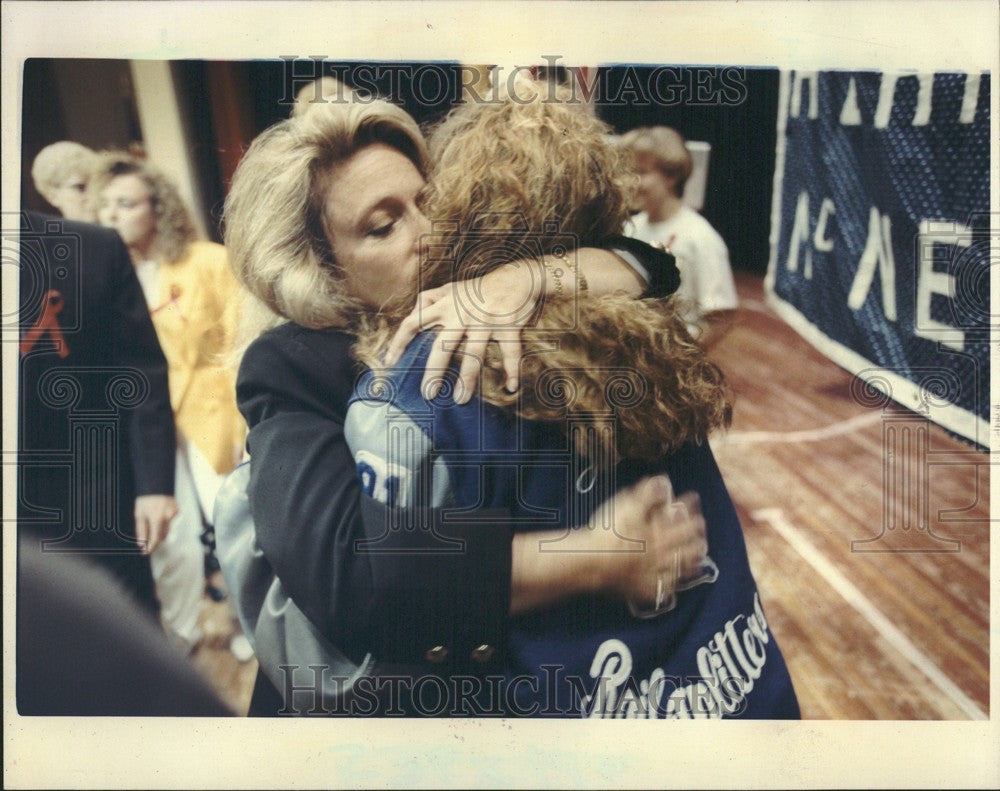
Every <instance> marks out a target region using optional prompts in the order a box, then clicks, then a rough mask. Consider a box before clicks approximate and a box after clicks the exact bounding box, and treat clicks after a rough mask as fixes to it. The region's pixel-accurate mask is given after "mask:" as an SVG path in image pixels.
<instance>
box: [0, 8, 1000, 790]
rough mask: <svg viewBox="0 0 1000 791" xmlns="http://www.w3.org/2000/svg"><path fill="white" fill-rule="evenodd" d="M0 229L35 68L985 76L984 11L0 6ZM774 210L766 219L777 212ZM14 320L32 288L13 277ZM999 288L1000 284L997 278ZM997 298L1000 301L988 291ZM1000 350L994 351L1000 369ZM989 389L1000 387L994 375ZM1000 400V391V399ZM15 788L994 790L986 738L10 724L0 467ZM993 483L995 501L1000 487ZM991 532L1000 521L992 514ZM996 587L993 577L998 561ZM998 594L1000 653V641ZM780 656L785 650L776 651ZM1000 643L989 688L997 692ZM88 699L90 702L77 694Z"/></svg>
mask: <svg viewBox="0 0 1000 791" xmlns="http://www.w3.org/2000/svg"><path fill="white" fill-rule="evenodd" d="M0 13H2V53H3V54H2V58H3V62H2V71H0V80H2V101H3V105H2V107H3V110H2V135H3V137H2V146H3V148H2V152H3V167H2V179H3V192H2V210H3V211H4V212H17V211H18V210H19V205H18V200H19V198H18V196H19V193H20V179H21V177H22V174H21V173H20V172H19V171H20V160H19V151H20V140H19V135H20V122H21V117H20V106H21V95H20V94H21V73H22V65H23V61H24V59H25V58H28V57H65V58H122V59H157V60H169V59H177V58H212V59H220V60H224V59H250V58H277V57H279V56H282V55H286V56H287V55H297V56H300V57H309V56H319V55H325V56H327V57H329V58H330V59H331V60H337V61H344V60H362V61H365V60H400V61H422V60H449V61H462V62H466V63H498V64H507V65H508V66H513V65H531V64H536V63H541V62H542V58H543V56H545V55H560V56H562V59H561V61H560V62H561V63H565V64H568V65H576V64H579V65H599V64H604V63H612V62H615V63H629V62H631V63H669V64H712V65H715V64H720V65H735V66H772V67H779V68H799V69H822V68H834V67H841V68H863V69H908V68H916V69H920V68H923V69H930V70H935V71H946V70H982V69H988V70H989V71H991V73H992V82H991V86H992V97H991V102H992V103H991V118H992V121H991V124H992V128H991V140H992V141H993V145H994V148H993V152H992V154H993V159H992V186H991V210H992V211H993V212H994V213H995V212H996V211H997V209H998V199H997V196H998V187H997V173H998V170H997V160H996V154H997V147H996V145H997V142H996V141H997V140H998V139H1000V135H998V126H997V124H998V122H997V117H998V113H997V110H998V101H997V96H998V89H997V86H996V79H997V76H998V74H997V73H998V65H1000V55H998V52H1000V34H998V32H997V31H998V6H997V3H996V2H995V1H990V0H987V1H986V2H944V1H939V2H904V1H903V0H895V1H892V0H889V1H887V0H864V1H855V0H849V1H848V2H808V3H806V2H771V1H768V0H759V1H758V2H754V1H753V0H750V1H749V2H748V1H747V0H743V1H742V2H731V1H730V0H719V1H718V2H645V3H626V2H621V3H604V2H587V3H570V2H566V3H561V2H552V3H527V2H513V3H489V4H479V3H466V2H453V3H445V2H441V3H437V2H411V3H401V2H364V3H346V2H344V3H327V2H317V3H308V2H264V1H261V2H227V1H222V0H219V1H218V2H159V3H134V2H100V3H89V2H84V3H32V2H5V3H3V4H2V10H0ZM763 208H764V210H765V211H767V210H768V209H769V207H763ZM3 263H4V267H3V304H4V313H5V315H6V314H8V312H9V311H8V308H9V307H10V306H12V305H13V309H15V310H16V305H17V302H16V299H17V271H16V266H13V265H9V264H13V262H11V261H7V260H6V259H5V260H4V262H3ZM992 276H993V278H996V277H997V276H998V273H997V272H993V273H992ZM992 285H993V290H992V293H993V295H994V298H996V295H997V294H998V293H1000V292H998V291H997V288H996V286H997V283H993V284H992ZM2 347H3V374H4V379H3V381H4V399H3V426H4V429H5V430H4V432H3V448H4V453H5V456H6V455H7V453H8V452H12V451H13V450H14V449H15V448H16V438H15V436H14V432H13V428H14V427H15V426H16V382H15V377H16V371H17V365H16V354H17V350H16V345H14V344H12V343H4V344H2ZM996 347H997V344H996V343H994V344H992V348H993V349H996ZM994 375H995V374H994ZM993 391H994V392H1000V388H998V387H996V386H994V387H993ZM3 476H4V477H3V491H4V501H3V508H4V512H3V513H4V519H5V522H4V531H3V579H4V598H3V615H4V619H3V658H4V663H3V703H4V737H3V738H4V785H5V786H6V787H8V788H11V787H17V788H28V787H106V788H179V787H196V788H206V787H208V788H211V787H251V788H255V787H291V788H317V787H319V788H325V787H349V788H350V787H362V788H389V787H441V786H443V787H468V786H471V787H500V788H512V787H614V788H617V787H731V788H760V787H834V786H836V787H864V788H878V787H925V786H942V787H995V786H997V785H1000V755H998V754H1000V751H998V749H997V745H998V744H1000V728H998V724H997V723H998V720H1000V714H998V712H1000V706H998V694H997V690H996V687H997V685H994V684H991V693H990V712H991V719H990V721H988V722H983V723H973V722H968V723H965V722H961V723H953V722H949V723H926V722H896V721H893V722H817V721H807V722H794V723H788V722H755V723H748V722H727V723H719V722H703V721H698V722H693V723H686V724H681V723H667V722H662V721H658V722H605V721H587V722H558V723H553V722H542V721H537V720H536V721H512V720H502V721H501V720H491V719H480V720H473V721H468V720H465V721H456V720H429V721H426V722H424V721H421V722H415V721H413V720H378V721H370V720H356V719H355V720H333V721H331V720H305V719H300V720H280V719H279V720H257V719H246V718H238V719H233V720H221V719H177V718H136V719H127V718H100V719H97V718H95V719H76V718H63V717H50V718H22V717H19V716H18V715H17V713H16V709H15V706H14V683H13V681H14V580H15V557H16V550H15V538H14V532H15V530H14V524H15V522H14V521H13V517H14V515H15V512H16V503H15V498H14V492H15V491H16V489H15V487H14V478H15V468H14V467H13V465H9V464H5V465H4V466H3ZM997 477H998V476H996V475H994V476H992V478H993V480H992V481H991V483H992V489H993V491H994V493H995V492H996V490H997V488H998V486H1000V483H998V481H997V480H996V479H997ZM991 512H992V511H991ZM990 563H991V581H992V582H995V580H996V579H997V574H998V567H1000V564H998V560H997V553H996V552H995V551H994V552H993V553H992V555H991V558H990ZM996 594H997V590H996V586H995V585H992V584H991V635H995V634H997V631H998V630H997V624H998V623H1000V621H998V620H997V612H998V607H997V595H996ZM778 638H779V640H780V635H778ZM996 648H997V646H996V642H995V641H993V642H992V645H991V649H992V650H991V653H990V656H991V673H990V676H991V679H996V678H998V677H1000V676H998V675H997V673H996V670H997V665H998V660H997V651H996ZM81 683H85V681H84V680H83V679H81Z"/></svg>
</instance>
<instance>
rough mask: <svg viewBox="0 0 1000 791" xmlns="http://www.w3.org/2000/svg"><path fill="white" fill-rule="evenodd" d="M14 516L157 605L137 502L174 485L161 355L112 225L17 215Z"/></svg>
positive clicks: (55, 547)
mask: <svg viewBox="0 0 1000 791" xmlns="http://www.w3.org/2000/svg"><path fill="white" fill-rule="evenodd" d="M20 226H21V227H20V229H19V238H20V311H19V325H20V355H19V367H18V375H19V388H18V392H19V399H18V407H19V408H18V469H19V481H18V487H19V488H18V525H19V527H20V528H21V529H23V530H33V531H35V533H36V534H37V535H38V537H39V539H40V540H45V541H46V542H47V543H46V547H45V549H46V550H47V551H55V552H58V551H69V552H73V553H82V554H87V555H90V556H92V557H93V558H94V559H95V560H97V561H99V562H101V563H102V565H104V566H106V567H107V568H109V569H110V570H111V571H112V572H113V573H114V574H115V575H116V576H117V577H118V579H119V581H121V582H122V583H124V584H125V586H126V587H127V588H129V589H130V590H131V591H132V592H133V593H135V594H136V595H137V596H138V597H139V598H140V599H141V600H142V601H143V602H144V603H145V604H147V605H149V606H151V607H153V608H155V601H156V600H155V596H154V594H153V588H152V579H151V577H150V574H149V564H148V559H147V558H146V557H145V556H142V555H140V554H139V552H138V548H137V547H136V544H135V540H134V537H135V524H134V516H133V509H134V501H135V498H136V496H137V495H141V494H173V489H174V453H175V439H174V421H173V413H172V412H171V409H170V395H169V392H168V390H167V363H166V360H165V359H164V356H163V352H162V351H161V349H160V345H159V342H158V341H157V339H156V331H155V330H154V329H153V324H152V322H151V321H150V318H149V311H148V309H147V306H146V301H145V299H144V298H143V295H142V290H141V288H140V286H139V281H138V279H137V278H136V276H135V271H134V269H133V267H132V262H131V260H130V259H129V255H128V251H127V250H126V248H125V245H124V244H123V243H122V241H121V239H120V238H119V237H118V234H117V233H115V232H114V231H111V230H107V229H104V228H99V227H97V226H93V225H88V224H85V223H77V222H70V221H66V220H61V219H57V218H54V217H46V216H44V215H40V214H33V213H25V214H23V215H22V216H21V221H20Z"/></svg>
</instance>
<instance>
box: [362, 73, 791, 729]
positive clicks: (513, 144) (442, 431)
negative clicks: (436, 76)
mask: <svg viewBox="0 0 1000 791" xmlns="http://www.w3.org/2000/svg"><path fill="white" fill-rule="evenodd" d="M537 93H538V95H544V94H545V92H544V91H542V90H539V91H538V92H537ZM549 96H550V99H549V100H546V101H534V102H515V101H505V102H496V103H484V104H481V105H466V106H463V107H460V108H458V109H456V110H453V111H452V113H451V114H450V116H449V117H448V118H447V119H446V120H445V122H444V123H443V124H442V125H441V126H440V127H439V128H438V129H437V130H435V132H434V133H433V135H432V137H431V141H430V144H431V152H432V158H433V160H434V161H435V162H436V163H437V165H436V167H435V169H434V170H433V171H432V173H431V177H430V180H429V183H430V187H429V190H428V194H427V197H426V206H427V211H428V213H429V215H430V216H431V217H435V218H449V219H451V220H452V221H451V222H449V223H446V224H444V226H443V227H444V228H445V230H444V231H443V232H442V233H441V234H439V236H438V237H435V238H433V239H432V240H431V241H430V242H429V243H428V248H429V250H430V257H429V260H428V261H427V262H426V263H425V265H424V266H423V268H422V274H423V276H424V283H425V284H426V285H427V286H430V287H437V286H440V285H441V284H442V283H445V282H446V281H452V280H455V281H459V282H458V283H457V284H454V285H445V286H442V288H443V291H444V292H445V293H447V294H449V295H450V298H452V299H455V300H462V299H463V298H465V296H464V294H463V289H462V287H461V282H462V281H463V280H464V279H466V278H470V277H475V276H482V275H483V274H484V273H485V272H488V271H492V270H493V269H495V268H497V267H503V266H505V265H506V264H507V263H508V262H509V261H510V260H511V259H513V258H517V257H522V256H523V255H524V252H523V251H524V250H526V249H531V248H532V247H533V248H535V249H536V250H537V251H538V254H539V256H540V257H541V259H542V261H543V262H544V265H545V266H546V269H547V271H548V273H549V276H550V277H554V278H559V277H560V272H561V276H562V277H565V278H567V279H570V278H571V279H576V280H577V281H579V280H580V278H579V273H578V270H577V267H576V264H575V251H574V247H575V246H577V245H581V244H587V243H588V242H590V241H591V240H592V239H594V238H601V237H602V236H604V235H606V234H608V233H613V232H614V231H615V230H617V229H618V228H620V227H621V226H622V223H623V222H624V220H625V219H626V217H627V200H626V190H625V188H624V183H623V180H624V179H625V178H626V177H627V174H628V172H629V170H628V167H627V163H626V162H624V161H623V160H622V159H621V157H622V154H621V153H620V151H619V150H618V149H616V148H615V147H613V146H612V145H611V144H610V143H609V142H607V139H606V133H607V128H606V127H605V126H604V125H603V124H602V123H600V122H599V121H597V120H596V119H594V118H593V117H591V116H589V115H587V114H585V113H583V112H582V111H580V110H579V108H576V107H573V106H571V105H569V104H565V103H561V102H558V101H551V94H549ZM561 291H562V292H564V293H563V294H562V295H560V292H561ZM401 320H402V321H409V322H410V324H411V325H415V326H417V325H424V326H427V325H431V326H433V323H434V320H433V317H430V318H428V317H426V316H425V317H424V319H423V321H417V320H415V319H403V318H402V312H401V311H396V312H395V313H393V312H392V311H387V310H382V311H380V312H378V313H377V314H374V315H370V322H371V324H372V325H374V329H373V330H371V331H369V332H368V333H366V334H364V335H363V337H362V340H361V342H359V344H358V346H357V351H358V354H359V356H360V357H361V359H362V360H363V361H365V362H366V363H368V364H369V365H371V366H372V367H373V368H377V372H372V373H369V374H367V375H366V376H365V377H363V378H362V379H361V380H360V382H359V385H358V387H357V388H356V392H355V396H354V398H353V399H352V403H351V406H350V408H349V410H348V414H347V420H346V424H345V434H346V436H347V439H348V442H349V444H350V445H351V450H352V452H353V453H354V456H355V460H356V462H357V467H358V472H359V476H360V477H361V478H362V481H363V483H364V485H365V491H366V493H367V494H368V495H369V496H370V497H372V498H375V499H378V500H380V501H382V502H385V503H388V504H389V505H392V506H395V507H404V506H405V507H412V506H415V505H434V506H447V508H448V509H450V510H451V511H452V512H453V513H456V514H457V513H462V514H464V515H466V516H468V514H469V513H470V512H476V511H478V510H480V509H485V510H488V509H490V508H496V507H502V506H507V507H509V508H511V510H512V517H513V520H514V521H515V523H516V524H517V528H516V529H517V530H518V531H519V534H520V535H522V536H524V535H526V534H528V535H533V536H534V537H535V542H534V543H535V545H536V546H537V547H538V548H539V549H540V550H542V551H548V552H552V553H554V554H557V555H558V554H563V555H567V554H569V553H573V552H576V551H579V547H578V546H577V545H576V540H575V539H576V538H577V536H576V535H574V533H575V532H576V531H569V532H566V533H564V534H562V535H561V536H559V537H558V538H553V537H552V535H551V534H550V532H549V531H548V530H547V529H546V528H548V527H550V526H551V524H552V523H553V522H554V523H556V524H585V523H589V524H591V525H595V524H597V525H600V526H602V527H605V528H607V529H609V530H611V531H612V532H616V531H617V532H620V533H621V537H622V538H623V539H624V540H625V542H626V544H627V542H628V539H629V538H633V539H635V538H637V537H636V536H630V535H629V533H628V531H627V530H623V529H622V525H621V524H620V523H619V522H618V521H617V520H616V519H615V516H616V515H615V514H614V513H613V512H611V511H610V510H609V509H607V508H606V507H604V506H602V503H606V502H608V501H609V498H610V497H612V496H613V495H614V493H615V492H616V491H618V490H619V489H621V488H622V487H625V486H629V485H631V484H633V483H635V481H637V480H638V479H639V478H641V477H642V476H645V475H651V474H656V473H661V474H662V473H666V474H667V475H668V476H669V478H670V480H671V481H672V482H673V486H674V488H675V489H676V490H677V491H681V492H686V491H693V492H696V493H697V495H698V496H699V498H700V502H701V506H702V509H703V511H704V515H705V521H706V523H707V526H708V528H707V553H706V552H705V551H704V549H702V552H701V553H695V554H693V555H687V556H685V555H684V554H683V552H684V549H680V548H679V549H678V550H677V554H675V555H674V558H673V562H672V563H671V564H668V565H666V566H664V567H662V568H659V569H656V572H655V574H654V575H653V577H654V579H655V581H656V587H657V592H656V595H655V598H654V600H653V602H652V604H651V605H648V606H646V605H645V604H644V603H642V602H636V601H635V600H629V601H626V600H623V598H622V597H621V596H616V595H614V594H613V592H611V591H608V590H594V589H593V588H591V587H588V583H589V581H588V580H577V581H576V582H575V584H569V585H566V586H565V587H564V588H563V589H562V595H561V596H559V597H552V596H551V595H550V597H549V598H548V599H547V601H546V602H545V603H544V605H543V606H540V604H541V603H539V602H538V601H536V600H532V599H531V598H530V597H517V596H516V595H515V597H514V598H513V599H512V603H511V610H512V612H514V613H517V616H516V617H515V618H514V619H513V620H512V622H511V624H510V631H509V641H508V643H507V645H506V646H504V649H505V650H504V651H503V658H502V659H500V660H499V663H498V664H495V665H494V672H497V673H500V674H501V675H502V677H503V682H502V683H498V684H497V687H496V689H495V690H494V689H486V688H481V689H477V692H478V693H479V694H478V696H476V697H475V700H476V702H477V703H478V704H481V705H482V706H483V707H484V708H485V707H487V706H489V705H494V706H499V707H500V710H502V711H503V712H504V713H508V714H514V715H519V716H525V715H527V716H572V715H577V716H579V715H584V716H602V717H644V718H645V717H650V718H653V717H722V716H744V717H756V718H782V717H797V716H798V705H797V702H796V698H795V694H794V690H793V687H792V684H791V680H790V678H789V676H788V671H787V669H786V667H785V664H784V660H783V657H782V656H781V652H780V650H779V649H778V647H777V644H776V643H775V641H774V637H773V635H772V634H771V632H770V630H769V629H768V625H767V620H766V617H765V615H764V612H763V608H762V607H761V604H760V599H759V596H758V594H757V590H756V585H755V583H754V581H753V577H752V575H751V572H750V568H749V564H748V561H747V557H746V548H745V545H744V543H743V537H742V530H741V527H740V524H739V520H738V518H737V516H736V513H735V509H734V507H733V504H732V502H731V500H730V498H729V495H728V493H727V492H726V489H725V485H724V483H723V481H722V478H721V476H720V474H719V470H718V468H717V466H716V465H715V461H714V459H713V457H712V453H711V451H710V449H709V447H708V443H707V438H708V434H709V432H710V431H711V430H712V429H714V428H716V427H718V426H721V425H723V424H725V423H727V422H728V419H729V405H728V402H727V399H726V393H725V389H724V386H723V382H722V376H721V372H720V371H719V370H718V369H717V368H716V366H715V365H713V364H712V363H711V362H709V361H708V360H707V358H706V357H705V354H704V352H703V350H702V349H701V348H700V347H699V346H698V345H697V344H696V343H695V342H694V341H693V340H692V338H691V336H690V335H689V333H688V330H687V328H686V325H685V322H684V319H683V314H682V312H681V310H680V306H678V305H677V304H676V303H675V300H672V299H671V300H667V301H666V302H656V303H649V302H640V301H635V300H628V299H622V298H621V297H618V296H602V297H590V298H588V297H582V298H581V297H580V295H579V293H574V294H573V295H572V297H568V296H566V293H565V289H560V288H556V289H555V293H554V295H553V296H550V297H548V298H547V299H546V300H545V302H544V306H543V307H542V310H541V311H540V313H539V314H538V315H537V318H536V320H535V321H534V322H533V324H532V327H531V330H530V331H526V332H525V352H524V357H523V360H522V364H521V368H520V373H519V379H520V382H521V389H520V391H519V392H518V393H517V394H511V393H509V392H508V391H507V390H506V389H505V388H504V386H503V385H504V375H503V373H502V370H501V366H500V362H499V354H498V353H497V352H496V350H495V349H489V348H487V349H486V350H485V352H486V353H485V365H484V368H483V370H484V377H483V381H482V383H481V387H480V388H478V390H479V392H480V393H481V401H472V402H470V403H467V404H464V405H460V406H454V405H450V404H448V403H447V401H446V400H443V399H441V398H436V399H434V400H432V401H431V402H430V403H428V402H427V401H426V400H425V399H424V397H423V393H424V391H422V389H421V377H422V376H423V371H424V363H425V360H426V358H427V356H428V355H429V354H430V352H431V350H432V348H433V346H434V344H435V337H434V333H433V332H428V333H425V334H423V335H422V336H420V337H419V338H418V340H417V341H416V342H414V343H413V344H411V345H410V346H409V347H408V348H407V349H406V350H405V352H404V353H403V355H402V358H401V359H400V360H399V362H397V363H395V365H393V366H392V367H386V366H385V365H384V364H382V365H380V354H381V352H382V351H383V350H384V349H386V348H387V346H388V337H389V334H390V333H391V331H392V330H393V328H394V326H395V325H396V324H397V323H399V322H400V321H401ZM391 356H392V355H391V354H390V357H391ZM439 380H440V382H443V383H444V384H445V386H446V387H448V388H450V387H461V381H460V380H458V379H456V377H455V375H454V371H447V370H442V371H441V372H440V376H439ZM681 507H683V506H681ZM664 530H667V526H664ZM639 546H641V542H640V541H638V540H635V541H634V548H636V549H638V547H639ZM626 551H627V547H626ZM550 593H551V588H550ZM474 658H475V657H474ZM455 702H456V698H452V699H451V701H450V704H451V705H452V706H454V704H455ZM416 708H417V709H418V710H419V708H420V707H419V705H418V706H416Z"/></svg>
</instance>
